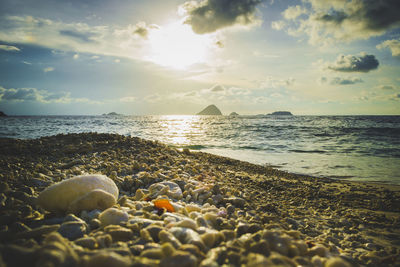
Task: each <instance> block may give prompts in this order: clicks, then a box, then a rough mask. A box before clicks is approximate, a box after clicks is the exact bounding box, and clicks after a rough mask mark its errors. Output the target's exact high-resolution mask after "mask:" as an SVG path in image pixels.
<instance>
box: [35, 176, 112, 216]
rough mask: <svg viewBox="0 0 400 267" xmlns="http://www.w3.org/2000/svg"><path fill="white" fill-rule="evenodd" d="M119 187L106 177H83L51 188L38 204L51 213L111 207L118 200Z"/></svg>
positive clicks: (39, 199)
mask: <svg viewBox="0 0 400 267" xmlns="http://www.w3.org/2000/svg"><path fill="white" fill-rule="evenodd" d="M118 194H119V191H118V187H117V186H116V185H115V183H114V181H113V180H111V179H110V178H108V177H107V176H105V175H100V174H94V175H81V176H75V177H73V178H70V179H68V180H64V181H62V182H59V183H56V184H54V185H51V186H49V187H48V188H46V189H45V190H44V191H43V192H41V193H40V195H39V197H38V198H37V203H38V204H39V205H40V206H42V207H43V208H44V209H45V210H48V211H51V212H66V211H73V212H79V211H82V210H93V209H100V210H104V209H105V208H108V207H111V206H112V205H114V204H115V203H116V201H117V199H118Z"/></svg>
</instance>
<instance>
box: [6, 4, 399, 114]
mask: <svg viewBox="0 0 400 267" xmlns="http://www.w3.org/2000/svg"><path fill="white" fill-rule="evenodd" d="M399 14H400V1H398V0H325V1H320V0H301V1H285V0H281V1H279V0H265V1H262V0H200V1H185V0H183V1H178V0H158V1H156V0H113V1H111V0H96V1H95V0H1V2H0V110H1V111H3V112H5V113H6V114H9V115H98V114H102V113H108V112H117V113H122V114H126V115H147V114H151V115H152V114H154V115H156V114H166V115H170V114H185V115H186V114H188V115H190V114H196V113H197V112H199V111H200V110H202V109H203V108H204V107H206V106H207V105H210V104H215V105H216V106H217V107H219V109H220V110H221V111H222V113H224V114H229V113H231V112H233V111H235V112H237V113H239V114H243V115H251V114H266V113H270V112H273V111H278V110H288V111H291V112H292V113H293V114H295V115H364V114H365V115H372V114H376V115H400V16H399Z"/></svg>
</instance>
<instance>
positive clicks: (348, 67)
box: [326, 53, 379, 72]
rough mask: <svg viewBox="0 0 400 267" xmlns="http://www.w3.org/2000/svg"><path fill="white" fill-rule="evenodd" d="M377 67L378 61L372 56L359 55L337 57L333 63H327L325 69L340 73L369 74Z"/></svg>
mask: <svg viewBox="0 0 400 267" xmlns="http://www.w3.org/2000/svg"><path fill="white" fill-rule="evenodd" d="M378 66H379V61H378V60H377V59H376V58H375V56H374V55H368V54H366V53H361V54H360V55H359V56H353V55H347V56H345V55H339V56H338V58H337V59H336V61H335V62H334V63H328V64H327V66H326V67H327V68H328V69H330V70H333V71H340V72H369V71H371V70H374V69H377V68H378Z"/></svg>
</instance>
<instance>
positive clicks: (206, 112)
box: [196, 105, 222, 115]
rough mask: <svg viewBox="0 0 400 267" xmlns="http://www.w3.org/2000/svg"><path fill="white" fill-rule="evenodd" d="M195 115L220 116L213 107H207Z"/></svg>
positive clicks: (219, 112) (217, 110) (218, 111)
mask: <svg viewBox="0 0 400 267" xmlns="http://www.w3.org/2000/svg"><path fill="white" fill-rule="evenodd" d="M196 115H222V113H221V111H220V110H219V109H218V108H217V106H215V105H209V106H208V107H206V108H205V109H203V110H202V111H200V112H199V113H197V114H196Z"/></svg>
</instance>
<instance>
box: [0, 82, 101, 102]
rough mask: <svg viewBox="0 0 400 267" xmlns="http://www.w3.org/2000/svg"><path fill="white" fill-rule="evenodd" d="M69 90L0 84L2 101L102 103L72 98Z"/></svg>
mask: <svg viewBox="0 0 400 267" xmlns="http://www.w3.org/2000/svg"><path fill="white" fill-rule="evenodd" d="M70 95H71V94H70V93H69V92H56V93H53V92H49V91H47V90H39V89H37V88H8V89H7V88H4V87H2V86H0V102H20V103H21V102H26V101H31V102H39V103H42V104H49V103H71V102H75V103H88V104H101V102H99V101H93V100H90V99H87V98H72V97H71V96H70Z"/></svg>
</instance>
